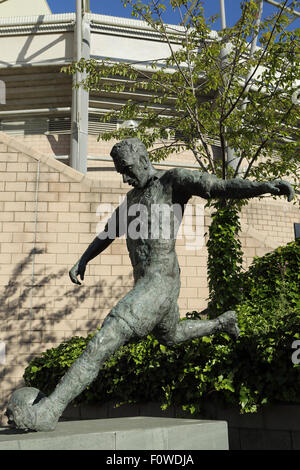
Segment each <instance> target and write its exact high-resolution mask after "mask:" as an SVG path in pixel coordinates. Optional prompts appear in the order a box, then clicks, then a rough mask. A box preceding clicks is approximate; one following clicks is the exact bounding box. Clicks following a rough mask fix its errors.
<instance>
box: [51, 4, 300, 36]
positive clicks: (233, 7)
mask: <svg viewBox="0 0 300 470" xmlns="http://www.w3.org/2000/svg"><path fill="white" fill-rule="evenodd" d="M47 1H48V5H49V7H50V8H51V10H52V13H67V12H74V11H75V10H76V0H47ZM240 3H241V1H240V0H225V10H226V20H227V25H228V26H231V25H232V24H234V23H235V22H236V21H237V20H238V18H239V16H240ZM203 6H204V11H205V15H206V17H207V18H209V17H210V16H213V15H215V14H216V13H220V2H219V0H204V1H203ZM90 8H91V11H92V13H97V14H102V15H111V16H122V17H127V18H130V17H131V11H130V8H129V7H127V8H124V7H123V5H122V2H121V0H90ZM274 11H276V8H275V7H273V6H272V5H269V4H267V3H266V2H265V3H264V14H263V16H264V17H266V16H269V15H270V14H272V13H274ZM165 21H167V22H168V23H177V21H176V19H175V18H174V16H172V14H169V15H167V16H166V18H165ZM297 23H298V26H299V20H297V21H294V23H293V24H292V27H293V28H295V27H296V24H297ZM220 28H221V24H220V20H217V22H216V23H215V24H214V29H217V30H218V29H220Z"/></svg>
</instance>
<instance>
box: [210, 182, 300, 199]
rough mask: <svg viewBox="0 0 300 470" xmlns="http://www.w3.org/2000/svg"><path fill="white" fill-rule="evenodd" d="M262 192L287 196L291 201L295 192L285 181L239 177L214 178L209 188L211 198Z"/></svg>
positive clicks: (234, 196)
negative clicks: (251, 179)
mask: <svg viewBox="0 0 300 470" xmlns="http://www.w3.org/2000/svg"><path fill="white" fill-rule="evenodd" d="M263 194H273V195H274V196H287V198H288V201H291V200H292V199H293V197H294V195H295V192H294V189H293V187H292V185H291V184H290V183H288V182H287V181H283V180H274V181H250V180H246V179H241V178H233V179H230V180H221V179H218V178H216V181H215V182H214V183H213V184H212V186H211V189H210V195H211V197H212V198H219V197H220V198H230V199H248V198H252V197H257V196H261V195H263Z"/></svg>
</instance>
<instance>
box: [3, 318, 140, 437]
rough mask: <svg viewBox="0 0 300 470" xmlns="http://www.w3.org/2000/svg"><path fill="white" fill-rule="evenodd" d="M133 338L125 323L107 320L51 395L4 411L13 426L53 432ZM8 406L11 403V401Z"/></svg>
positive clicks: (116, 319)
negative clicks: (68, 410) (70, 407)
mask: <svg viewBox="0 0 300 470" xmlns="http://www.w3.org/2000/svg"><path fill="white" fill-rule="evenodd" d="M133 337H134V332H133V331H132V329H130V327H129V326H128V325H127V324H126V322H124V321H123V320H122V319H120V318H117V317H113V316H107V317H106V319H105V320H104V322H103V325H102V327H101V329H100V330H98V331H97V332H96V334H95V335H94V336H93V338H92V339H91V340H90V341H89V343H88V344H87V346H86V348H85V350H84V352H83V353H82V354H81V356H80V357H79V358H78V359H77V360H76V361H75V362H74V363H73V364H72V366H71V367H70V369H69V370H68V371H67V373H66V374H65V375H64V376H63V377H62V379H61V380H60V382H59V383H58V385H57V386H56V388H55V390H54V391H53V393H51V394H50V395H49V396H48V397H45V398H42V399H41V400H40V401H39V402H38V403H36V404H31V405H26V404H23V403H18V404H17V406H12V405H10V404H9V405H8V409H7V411H8V414H9V415H10V416H11V420H12V422H13V423H14V426H15V427H17V428H19V429H29V430H35V431H52V430H54V429H55V427H56V424H57V422H58V420H59V418H60V416H61V414H62V413H63V411H64V410H65V408H66V407H67V405H68V404H69V403H70V402H71V401H72V400H73V399H74V398H76V397H77V396H78V395H79V394H80V393H81V392H82V391H83V390H84V389H85V388H86V387H87V386H88V385H89V384H91V383H92V382H93V381H94V380H95V379H96V377H97V375H98V373H99V370H100V368H101V366H102V365H103V363H104V362H105V361H106V360H107V359H108V358H109V357H110V356H111V355H112V354H113V353H114V352H115V351H117V350H118V349H119V348H120V347H121V346H122V345H123V344H124V343H126V342H127V341H129V340H130V339H132V338H133ZM25 391H26V390H25ZM11 403H14V400H13V399H11Z"/></svg>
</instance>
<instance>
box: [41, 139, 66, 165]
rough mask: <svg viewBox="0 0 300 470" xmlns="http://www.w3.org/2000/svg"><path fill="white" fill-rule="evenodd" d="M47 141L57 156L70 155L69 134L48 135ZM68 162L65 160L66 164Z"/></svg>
mask: <svg viewBox="0 0 300 470" xmlns="http://www.w3.org/2000/svg"><path fill="white" fill-rule="evenodd" d="M46 137H47V140H48V142H49V145H50V147H51V150H52V152H53V153H54V155H56V156H60V155H69V154H70V135H69V134H58V135H55V136H54V135H47V136H46ZM66 161H67V160H63V163H66Z"/></svg>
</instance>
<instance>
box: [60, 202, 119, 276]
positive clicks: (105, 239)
mask: <svg viewBox="0 0 300 470" xmlns="http://www.w3.org/2000/svg"><path fill="white" fill-rule="evenodd" d="M126 204H127V201H126V199H125V200H124V201H123V202H122V204H120V206H119V207H117V208H116V210H115V211H114V212H113V214H112V216H111V217H110V218H109V220H108V221H107V223H106V225H105V228H104V230H103V232H101V233H99V234H98V235H97V236H96V237H95V238H94V240H93V241H92V243H91V244H90V245H89V246H88V247H87V249H86V250H85V252H84V253H83V254H82V256H81V257H80V258H79V260H78V261H77V263H76V264H75V265H74V266H73V267H72V268H71V269H70V271H69V276H70V279H71V281H72V282H73V283H74V284H81V283H80V282H79V280H78V277H77V276H80V279H81V280H82V281H83V279H84V273H85V270H86V265H87V264H88V262H89V261H91V260H92V259H94V258H95V257H96V256H98V255H99V254H100V253H102V251H104V250H105V249H106V248H107V247H108V246H109V245H110V244H111V243H112V242H113V241H114V240H115V239H116V238H118V237H121V236H122V235H124V234H125V233H126V218H125V216H126V207H127V206H126Z"/></svg>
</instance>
